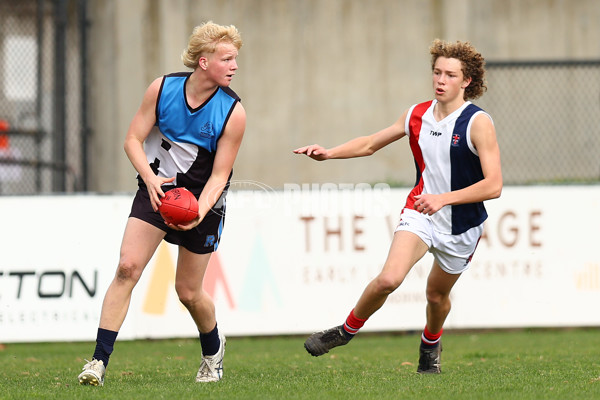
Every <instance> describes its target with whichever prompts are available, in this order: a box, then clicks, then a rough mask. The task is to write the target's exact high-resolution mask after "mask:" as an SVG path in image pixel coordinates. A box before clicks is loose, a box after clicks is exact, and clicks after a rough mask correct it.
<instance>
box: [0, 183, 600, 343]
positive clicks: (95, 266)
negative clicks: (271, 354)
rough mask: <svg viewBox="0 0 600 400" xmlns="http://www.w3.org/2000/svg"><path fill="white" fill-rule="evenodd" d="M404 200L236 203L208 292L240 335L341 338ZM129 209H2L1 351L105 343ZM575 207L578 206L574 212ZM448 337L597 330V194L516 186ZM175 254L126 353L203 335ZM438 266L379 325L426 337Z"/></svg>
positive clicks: (161, 268)
mask: <svg viewBox="0 0 600 400" xmlns="http://www.w3.org/2000/svg"><path fill="white" fill-rule="evenodd" d="M407 192H408V190H407V189H389V188H387V187H385V186H383V187H374V188H372V187H370V186H368V185H365V187H361V186H357V187H341V186H340V185H320V186H315V185H303V186H302V185H299V186H297V185H288V186H286V188H285V190H283V191H269V190H253V191H232V192H231V193H230V194H229V196H228V202H227V218H226V223H225V231H224V235H223V239H222V242H221V246H220V247H219V250H218V252H217V253H215V255H214V256H213V258H212V259H211V265H210V267H209V271H208V272H207V277H206V279H205V288H206V290H207V291H208V292H209V293H210V294H211V295H212V296H213V298H214V299H215V303H216V306H217V319H218V321H219V326H220V327H221V329H222V330H223V331H224V332H225V333H226V334H227V335H230V336H241V335H273V334H299V333H309V332H312V331H315V330H321V329H324V328H328V327H330V326H333V325H337V324H341V323H342V322H343V321H344V319H345V318H346V316H347V314H348V312H349V311H350V309H351V308H352V307H353V306H354V304H355V302H356V300H357V299H358V297H359V296H360V294H361V293H362V290H363V288H364V287H365V285H366V284H367V283H368V282H369V280H370V279H371V278H372V277H373V276H375V275H376V274H377V273H378V271H379V269H380V268H381V266H382V264H383V262H384V260H385V258H386V256H387V251H388V247H389V243H390V240H391V235H392V233H391V232H392V231H393V228H394V227H395V224H396V222H397V219H398V215H399V212H400V210H401V208H402V206H403V204H404V201H405V197H406V194H407ZM131 200H132V196H131V195H115V196H91V195H89V196H88V195H76V196H64V197H61V196H52V197H3V198H0V210H1V211H2V229H1V230H0V254H1V257H0V342H29V341H61V340H93V339H94V338H95V334H96V329H97V325H98V320H99V314H100V308H101V303H102V299H103V296H104V293H105V291H106V288H107V286H108V284H109V283H110V281H111V279H112V277H113V275H114V271H115V267H116V264H117V261H118V254H119V246H120V241H121V236H122V233H123V229H124V226H125V222H126V218H127V215H128V213H129V208H130V204H131ZM575 206H577V207H575ZM486 207H487V209H488V212H489V214H490V218H489V219H488V221H487V222H486V229H485V234H484V237H483V238H482V240H481V242H480V244H479V248H478V250H477V252H476V253H475V257H474V259H473V263H472V266H471V268H470V269H469V270H468V271H467V272H466V273H464V274H463V276H462V277H461V279H460V280H459V282H458V283H457V285H456V287H455V289H454V291H453V308H452V312H451V313H450V316H449V318H448V320H447V323H446V326H445V327H446V328H447V329H450V328H504V327H546V326H547V327H550V326H551V327H566V326H600V314H599V313H597V312H595V306H596V305H597V304H600V255H599V253H598V252H596V246H598V243H597V242H598V238H600V187H593V186H590V187H588V186H580V187H573V186H568V187H507V188H505V189H504V192H503V194H502V197H501V198H500V199H498V200H493V201H489V202H487V203H486ZM176 256H177V248H176V247H174V246H172V245H168V244H166V243H163V244H162V245H161V246H160V247H159V249H158V251H157V252H156V254H155V256H154V258H153V259H152V260H151V261H150V263H149V265H148V267H147V268H146V271H145V272H144V275H143V276H142V279H141V281H140V283H139V284H138V286H137V287H136V289H135V290H134V293H133V299H132V303H131V307H130V310H129V315H128V317H127V319H126V320H125V324H124V325H123V327H122V330H121V332H120V334H119V338H120V339H135V338H166V337H194V336H196V334H197V333H196V329H195V326H194V324H193V322H192V320H191V318H190V317H189V316H188V314H187V312H186V311H185V309H184V308H183V307H182V306H181V304H180V303H179V302H178V300H177V296H176V294H175V290H174V287H173V282H174V274H175V260H176ZM430 257H431V256H430V255H427V256H425V257H424V259H423V260H421V261H420V262H419V263H418V264H417V265H416V266H415V268H414V269H413V270H412V271H411V273H410V274H409V276H408V277H407V279H406V280H405V282H404V283H403V285H402V286H401V287H400V288H399V289H398V290H397V291H396V292H395V293H394V294H392V295H391V296H390V298H389V299H388V301H387V303H386V304H385V305H384V306H383V307H382V308H381V309H380V310H379V311H378V312H377V313H376V314H375V315H374V316H373V317H372V318H371V319H370V320H369V321H368V322H367V324H366V325H365V328H364V330H365V331H367V330H369V331H397V330H413V329H422V327H423V326H424V324H425V317H424V315H425V296H424V288H425V279H426V276H427V273H428V271H429V268H430V265H431V258H430Z"/></svg>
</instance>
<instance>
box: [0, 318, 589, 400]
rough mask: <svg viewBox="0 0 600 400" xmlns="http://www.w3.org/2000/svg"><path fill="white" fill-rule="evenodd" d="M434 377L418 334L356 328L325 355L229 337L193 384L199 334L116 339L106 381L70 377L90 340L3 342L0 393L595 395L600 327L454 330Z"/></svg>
mask: <svg viewBox="0 0 600 400" xmlns="http://www.w3.org/2000/svg"><path fill="white" fill-rule="evenodd" d="M443 340H444V351H443V353H442V371H443V373H442V374H441V375H418V374H416V372H415V371H416V363H417V358H418V356H417V352H418V343H419V342H418V341H419V336H418V334H404V335H374V334H359V336H358V337H357V338H355V339H354V340H353V341H352V342H351V343H350V344H349V345H347V346H345V347H341V348H338V349H335V350H333V351H332V352H331V353H329V354H326V355H324V356H322V357H318V358H315V357H311V356H309V355H308V354H307V353H306V352H305V350H304V348H303V346H302V344H303V341H304V338H303V337H275V338H270V337H269V338H267V337H265V338H235V337H231V338H229V339H228V342H227V352H226V356H225V378H224V379H223V380H222V381H221V382H218V383H211V384H197V383H195V382H194V377H195V373H196V370H197V368H198V365H199V356H198V354H199V351H200V350H199V346H200V345H199V343H198V342H197V341H196V340H157V341H120V342H117V344H116V346H115V353H113V357H112V358H111V362H110V366H109V369H108V372H107V376H106V381H105V386H104V387H90V386H80V385H79V384H78V383H77V375H78V374H79V372H80V370H81V367H82V365H83V364H84V361H83V358H86V357H89V356H90V355H91V352H92V351H93V344H92V343H41V344H38V343H36V344H7V345H4V346H2V347H1V349H0V399H25V398H27V399H31V398H40V399H73V398H81V399H104V398H110V399H193V398H194V399H197V398H203V399H260V400H264V399H378V400H380V399H435V400H442V399H593V398H600V357H599V355H600V330H597V329H576V330H520V331H512V332H508V331H500V332H477V333H465V332H452V331H448V332H446V333H445V335H444V339H443Z"/></svg>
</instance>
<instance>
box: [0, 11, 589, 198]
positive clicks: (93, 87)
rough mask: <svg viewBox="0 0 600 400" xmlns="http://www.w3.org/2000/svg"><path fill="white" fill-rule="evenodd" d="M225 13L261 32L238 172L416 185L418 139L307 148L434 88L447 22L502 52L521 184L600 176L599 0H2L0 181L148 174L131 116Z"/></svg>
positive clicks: (9, 188) (372, 126) (511, 164)
mask: <svg viewBox="0 0 600 400" xmlns="http://www.w3.org/2000/svg"><path fill="white" fill-rule="evenodd" d="M208 20H213V21H214V22H216V23H219V24H223V25H229V24H233V25H235V26H236V27H237V28H238V29H239V30H240V32H241V34H242V38H243V40H244V45H243V47H242V49H241V51H240V55H239V58H238V64H239V71H238V74H237V75H236V77H235V79H234V81H233V83H232V86H231V87H232V88H233V89H234V90H235V91H236V92H237V93H238V94H239V95H240V97H241V98H242V102H243V104H244V107H245V108H246V110H247V114H248V124H247V130H246V136H245V138H244V144H243V146H242V149H241V151H240V154H239V157H238V160H237V162H236V166H235V178H236V179H239V180H253V181H259V182H262V183H263V184H265V185H268V186H270V187H272V188H274V189H279V188H282V187H283V185H284V184H286V183H289V182H296V183H304V182H349V183H356V182H366V183H372V184H373V183H378V182H385V183H388V184H390V185H392V186H410V185H411V184H412V183H413V180H414V163H413V160H412V156H411V154H410V151H409V148H408V146H407V145H393V146H388V147H387V148H385V149H383V150H382V151H381V152H380V153H378V156H377V157H371V158H369V159H356V160H351V161H346V162H343V163H338V162H332V163H330V164H328V165H327V168H326V169H325V168H323V167H322V166H321V165H319V163H307V162H306V161H305V160H304V159H303V158H302V157H299V156H294V155H293V154H292V149H294V148H296V147H299V146H302V145H306V144H312V143H320V144H322V145H324V146H332V145H335V144H338V143H341V142H343V141H346V140H348V139H350V138H353V137H355V136H358V135H365V134H370V133H373V132H375V131H377V130H379V129H381V128H383V127H385V126H388V125H389V124H391V123H392V122H393V121H395V120H396V119H397V118H398V117H399V116H400V115H401V113H402V112H403V111H404V110H405V109H406V108H408V107H410V106H411V105H412V104H413V103H416V102H420V101H424V100H428V99H430V98H431V94H432V93H431V80H430V59H429V52H428V48H429V45H430V43H431V42H432V40H433V39H435V38H442V39H445V40H450V41H454V40H467V41H470V42H471V43H472V44H473V45H475V47H476V48H477V49H478V50H479V51H480V52H481V53H482V54H483V55H484V57H485V58H486V60H487V72H488V76H487V79H488V92H487V93H486V94H484V96H483V97H482V98H481V99H479V100H476V101H475V103H476V104H478V105H480V106H481V107H483V108H484V109H485V110H486V111H488V112H489V113H490V114H491V115H492V117H493V118H494V121H495V123H496V127H497V132H498V140H499V142H500V146H501V151H502V158H503V170H504V178H505V183H506V184H507V185H523V184H540V183H541V184H556V183H598V182H599V181H600V157H598V155H599V154H600V135H599V134H598V129H599V128H598V127H599V126H600V40H598V38H600V24H598V21H600V3H599V2H598V1H597V0H570V1H566V0H564V1H563V0H527V1H522V0H452V1H450V0H430V1H424V0H370V1H362V0H327V1H323V0H227V1H224V0H222V1H221V0H129V1H118V0H87V1H86V0H19V1H15V0H0V194H1V195H36V194H49V193H76V192H95V193H115V192H129V191H133V190H134V189H135V188H136V180H135V179H134V178H135V171H134V170H133V168H132V167H131V165H130V163H129V161H128V160H127V157H126V156H125V153H124V152H123V150H122V145H123V139H124V136H125V133H126V131H127V128H128V126H129V122H130V120H131V118H132V117H133V115H134V113H135V111H136V110H137V108H138V106H139V103H140V101H141V98H142V95H143V93H144V90H145V88H146V87H147V86H148V85H149V83H150V82H151V81H152V80H153V79H154V78H156V77H158V76H161V75H163V74H167V73H170V72H176V71H184V70H185V67H184V66H183V64H182V63H181V61H180V54H181V52H182V50H183V49H184V47H185V46H186V45H187V39H188V37H189V35H190V33H191V31H192V29H193V27H194V26H196V25H199V24H200V23H202V22H204V21H208ZM325 171H326V172H325Z"/></svg>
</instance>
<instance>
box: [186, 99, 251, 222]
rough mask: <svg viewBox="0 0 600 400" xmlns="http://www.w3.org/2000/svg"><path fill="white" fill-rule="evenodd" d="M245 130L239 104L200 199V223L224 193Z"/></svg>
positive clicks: (220, 142) (244, 120)
mask: <svg viewBox="0 0 600 400" xmlns="http://www.w3.org/2000/svg"><path fill="white" fill-rule="evenodd" d="M245 130H246V111H245V110H244V107H243V106H242V104H241V103H239V102H238V103H237V104H236V106H235V108H234V110H233V112H232V113H231V116H230V117H229V121H228V122H227V126H226V127H225V131H224V132H223V135H221V138H220V139H219V143H218V145H217V152H216V154H215V162H214V165H213V169H212V173H211V175H210V178H208V181H207V182H206V186H205V187H204V189H203V190H202V193H201V194H200V198H199V199H198V203H199V206H200V207H199V210H198V214H199V221H198V222H200V221H201V220H202V218H203V217H204V216H205V215H206V213H208V211H209V210H210V209H211V208H212V207H213V206H214V205H215V203H216V202H217V200H219V198H220V197H221V193H223V189H224V188H225V185H226V184H227V180H228V179H229V175H230V174H231V170H232V169H233V164H234V162H235V159H236V157H237V154H238V150H239V149H240V145H241V144H242V139H243V137H244V131H245Z"/></svg>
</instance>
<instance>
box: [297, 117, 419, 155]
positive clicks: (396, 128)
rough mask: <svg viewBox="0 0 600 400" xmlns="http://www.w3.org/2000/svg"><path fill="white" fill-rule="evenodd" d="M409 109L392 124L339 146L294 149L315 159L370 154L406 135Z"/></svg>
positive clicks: (315, 145)
mask: <svg viewBox="0 0 600 400" xmlns="http://www.w3.org/2000/svg"><path fill="white" fill-rule="evenodd" d="M407 113H408V110H407V111H405V112H404V114H402V116H401V117H400V118H398V120H397V121H396V122H394V123H393V124H392V125H390V126H388V127H387V128H384V129H382V130H380V131H379V132H376V133H373V134H372V135H369V136H360V137H357V138H355V139H352V140H350V141H348V142H346V143H343V144H340V145H339V146H336V147H332V148H330V149H326V148H324V147H323V146H320V145H318V144H312V145H310V146H304V147H300V148H297V149H295V150H294V153H296V154H306V155H307V156H309V157H310V158H312V159H313V160H317V161H323V160H329V159H336V158H355V157H365V156H370V155H371V154H373V153H375V152H376V151H377V150H379V149H381V148H383V147H385V146H387V145H388V144H390V143H392V142H394V141H396V140H398V139H400V138H402V137H404V136H405V135H406V132H405V129H404V122H405V120H406V115H407Z"/></svg>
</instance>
